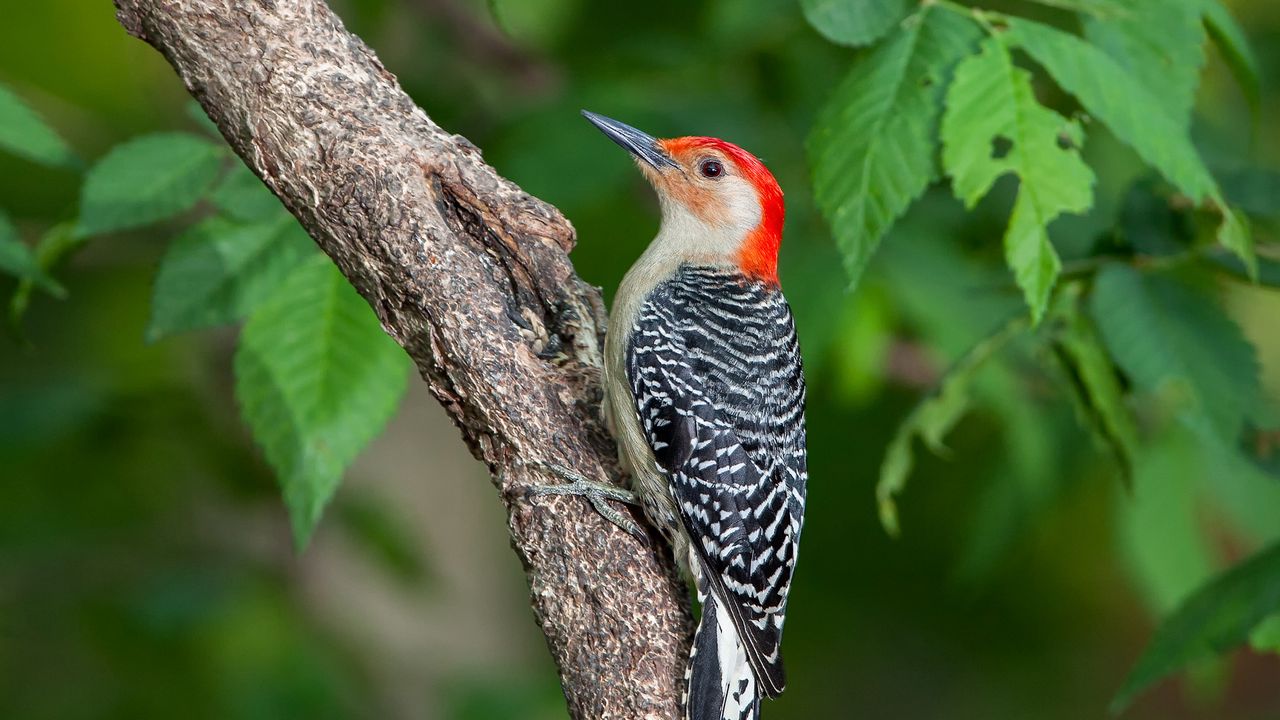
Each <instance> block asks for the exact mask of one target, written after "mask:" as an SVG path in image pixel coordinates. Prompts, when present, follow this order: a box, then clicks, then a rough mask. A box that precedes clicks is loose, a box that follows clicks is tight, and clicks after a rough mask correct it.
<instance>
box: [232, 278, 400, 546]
mask: <svg viewBox="0 0 1280 720" xmlns="http://www.w3.org/2000/svg"><path fill="white" fill-rule="evenodd" d="M235 368H236V397H237V398H238V399H239V400H240V407H241V410H242V412H243V414H244V417H245V420H246V421H247V422H248V423H249V426H250V427H251V428H252V429H253V431H254V435H255V436H256V437H257V438H258V442H260V443H261V444H262V447H263V450H264V451H265V452H266V455H267V459H268V460H270V461H271V464H272V465H273V466H274V467H275V468H276V472H277V473H278V474H279V477H280V484H281V485H282V486H283V488H284V499H285V504H286V505H288V507H289V514H290V516H291V517H292V519H293V531H294V536H295V538H296V540H297V543H298V546H299V547H302V546H305V545H306V543H307V540H308V539H309V538H310V536H311V531H312V530H314V529H315V524H316V522H317V521H318V520H319V519H320V513H321V511H322V510H323V509H324V507H325V505H327V504H328V503H329V500H330V499H331V498H332V497H333V493H334V491H335V490H337V488H338V481H339V480H340V479H341V478H342V472H343V471H344V470H345V469H346V467H347V466H348V465H350V464H351V461H352V460H354V459H355V456H356V455H357V454H358V453H359V452H360V450H361V449H363V448H364V446H365V445H366V444H368V442H369V441H370V440H372V439H373V438H374V437H376V436H377V435H378V433H379V432H380V431H381V430H382V426H383V425H384V424H386V421H387V419H388V418H389V417H390V415H391V413H392V412H393V411H394V410H395V408H396V405H397V404H398V403H399V400H400V396H401V395H402V394H403V393H404V387H405V380H406V378H407V376H408V369H409V365H408V359H407V357H406V356H405V354H404V352H403V351H402V350H401V349H400V346H398V345H396V344H395V343H394V342H393V341H392V340H391V338H389V337H387V336H386V334H385V333H383V332H382V328H381V326H380V325H379V324H378V321H377V319H376V318H375V317H374V316H373V315H372V314H371V313H370V312H369V306H368V304H366V303H365V302H364V300H363V299H362V298H361V297H360V296H359V295H358V294H357V293H356V291H355V290H354V289H353V288H352V287H351V285H350V284H349V283H348V282H347V281H346V279H345V278H344V277H343V276H342V274H341V273H339V272H338V269H337V268H336V267H334V265H333V263H332V262H331V261H329V259H328V258H325V257H312V258H310V259H309V260H307V261H306V262H305V263H303V264H302V265H300V266H298V267H297V268H296V269H295V270H294V271H293V272H292V273H290V274H289V276H288V277H287V278H286V279H285V280H284V281H283V282H281V283H280V284H279V287H278V291H277V292H275V293H272V295H271V297H270V298H269V299H268V300H267V301H266V302H264V303H263V304H262V305H261V306H260V307H259V308H258V309H257V311H256V312H254V313H253V315H252V316H251V317H250V318H249V321H248V322H246V323H245V326H244V332H243V333H241V335H240V345H239V347H238V348H237V349H236V361H235Z"/></svg>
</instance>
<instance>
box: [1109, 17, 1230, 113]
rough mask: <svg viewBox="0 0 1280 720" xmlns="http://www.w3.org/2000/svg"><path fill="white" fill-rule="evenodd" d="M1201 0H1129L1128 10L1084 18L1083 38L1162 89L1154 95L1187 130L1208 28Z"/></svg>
mask: <svg viewBox="0 0 1280 720" xmlns="http://www.w3.org/2000/svg"><path fill="white" fill-rule="evenodd" d="M1200 2H1201V0H1130V2H1129V7H1128V8H1127V12H1126V13H1125V14H1124V15H1123V16H1120V17H1110V18H1107V19H1105V20H1103V19H1098V18H1085V21H1084V36H1085V38H1086V39H1087V40H1088V41H1089V42H1091V43H1093V44H1094V45H1096V46H1097V47H1099V48H1101V49H1102V50H1103V51H1104V52H1106V53H1107V54H1108V55H1110V56H1111V57H1112V58H1113V59H1114V60H1115V61H1116V62H1117V63H1119V64H1120V66H1121V67H1123V68H1125V70H1127V71H1128V72H1129V75H1130V76H1132V77H1133V78H1134V79H1135V80H1136V81H1137V82H1139V83H1141V84H1143V85H1145V86H1146V87H1149V88H1159V89H1160V91H1159V92H1156V93H1152V97H1154V98H1155V99H1156V100H1158V101H1159V102H1161V103H1162V108H1161V109H1162V110H1163V111H1164V113H1165V114H1166V115H1167V116H1169V117H1170V118H1172V119H1173V120H1175V121H1176V122H1178V123H1179V124H1180V125H1181V126H1182V127H1183V128H1184V129H1185V128H1187V127H1189V126H1190V123H1191V108H1192V106H1193V105H1194V104H1195V96H1196V88H1198V87H1199V85H1200V72H1201V70H1202V69H1203V68H1204V61H1205V55H1204V45H1205V29H1204V23H1203V22H1201V19H1200V13H1201V11H1200Z"/></svg>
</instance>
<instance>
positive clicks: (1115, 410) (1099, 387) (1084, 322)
mask: <svg viewBox="0 0 1280 720" xmlns="http://www.w3.org/2000/svg"><path fill="white" fill-rule="evenodd" d="M1062 295H1063V297H1064V305H1063V308H1062V309H1061V310H1060V311H1058V315H1059V320H1058V321H1059V323H1060V327H1059V329H1058V331H1057V333H1055V335H1054V347H1055V349H1056V350H1057V352H1058V355H1059V357H1060V358H1061V359H1062V361H1063V364H1064V365H1065V366H1066V367H1067V369H1068V370H1069V375H1070V380H1071V382H1072V390H1073V392H1074V393H1075V395H1076V396H1077V397H1078V398H1079V400H1080V403H1079V406H1080V408H1081V409H1082V410H1083V415H1084V418H1083V419H1084V420H1085V421H1086V422H1087V423H1088V424H1089V426H1090V428H1092V429H1093V431H1094V433H1095V435H1096V436H1097V437H1099V438H1101V439H1102V440H1103V442H1104V443H1105V445H1106V446H1107V448H1108V449H1110V450H1111V452H1112V453H1113V454H1114V455H1115V457H1116V460H1117V461H1119V463H1120V466H1121V468H1122V470H1123V473H1124V475H1125V477H1126V478H1129V477H1131V476H1132V473H1133V468H1134V462H1135V458H1136V457H1137V454H1138V447H1139V443H1138V429H1137V426H1136V425H1135V424H1134V420H1133V414H1132V413H1131V412H1130V411H1129V408H1128V407H1126V406H1125V402H1124V390H1123V388H1121V386H1120V379H1119V378H1118V377H1117V376H1116V371H1115V368H1114V367H1113V366H1112V364H1111V358H1110V357H1109V356H1108V355H1107V352H1106V349H1105V348H1103V346H1102V340H1101V339H1100V338H1099V337H1098V332H1097V329H1096V328H1095V327H1094V325H1093V323H1092V322H1091V321H1090V320H1089V317H1088V315H1086V314H1085V313H1084V311H1083V309H1082V308H1081V307H1080V286H1079V284H1073V285H1071V286H1069V287H1068V288H1066V289H1064V291H1063V293H1062Z"/></svg>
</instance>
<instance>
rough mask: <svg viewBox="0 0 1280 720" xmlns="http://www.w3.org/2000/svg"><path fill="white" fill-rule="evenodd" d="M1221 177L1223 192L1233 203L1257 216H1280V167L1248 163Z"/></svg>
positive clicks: (1274, 217) (1277, 217)
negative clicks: (1246, 165)
mask: <svg viewBox="0 0 1280 720" xmlns="http://www.w3.org/2000/svg"><path fill="white" fill-rule="evenodd" d="M1220 178H1221V182H1222V194H1223V196H1224V197H1226V199H1227V201H1228V202H1230V203H1231V204H1232V205H1234V206H1236V207H1238V208H1240V209H1241V210H1244V211H1245V212H1247V213H1249V214H1250V215H1253V216H1255V217H1259V218H1268V219H1280V171H1277V170H1272V169H1269V168H1263V167H1245V168H1240V169H1237V170H1232V171H1228V172H1226V173H1223V174H1222V175H1221V176H1220Z"/></svg>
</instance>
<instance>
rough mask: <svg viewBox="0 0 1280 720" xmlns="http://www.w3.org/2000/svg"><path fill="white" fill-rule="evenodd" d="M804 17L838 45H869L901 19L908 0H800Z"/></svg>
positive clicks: (908, 8) (904, 13) (905, 11)
mask: <svg viewBox="0 0 1280 720" xmlns="http://www.w3.org/2000/svg"><path fill="white" fill-rule="evenodd" d="M800 9H801V10H802V11H803V12H804V17H805V19H806V20H808V21H809V24H810V25H812V26H813V27H814V28H815V29H816V30H817V31H818V32H819V33H822V36H823V37H825V38H826V39H828V40H830V41H831V42H833V43H838V44H840V45H852V46H854V47H857V46H859V45H869V44H871V43H873V42H875V41H876V40H879V39H880V38H881V37H883V36H884V34H885V33H887V32H889V30H890V29H891V28H892V27H893V26H894V25H896V24H897V23H900V22H902V19H903V18H905V17H906V16H907V13H908V12H909V11H910V9H911V3H910V2H909V1H908V0H800Z"/></svg>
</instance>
